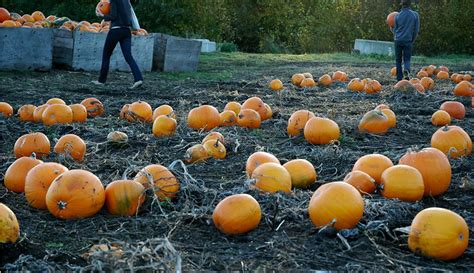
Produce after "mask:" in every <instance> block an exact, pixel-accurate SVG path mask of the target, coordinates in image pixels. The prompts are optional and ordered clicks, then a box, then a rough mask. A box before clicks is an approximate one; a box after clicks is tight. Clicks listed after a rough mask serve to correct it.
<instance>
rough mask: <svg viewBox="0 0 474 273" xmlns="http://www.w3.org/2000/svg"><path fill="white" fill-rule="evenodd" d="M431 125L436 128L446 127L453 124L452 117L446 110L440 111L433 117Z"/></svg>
mask: <svg viewBox="0 0 474 273" xmlns="http://www.w3.org/2000/svg"><path fill="white" fill-rule="evenodd" d="M431 124H433V125H435V126H446V125H449V124H451V116H450V115H449V113H448V112H446V111H444V110H438V111H436V112H434V113H433V115H432V116H431Z"/></svg>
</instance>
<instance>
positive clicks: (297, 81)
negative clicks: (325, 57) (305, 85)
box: [291, 74, 306, 87]
mask: <svg viewBox="0 0 474 273" xmlns="http://www.w3.org/2000/svg"><path fill="white" fill-rule="evenodd" d="M304 79H306V77H305V75H303V74H294V75H293V76H292V77H291V83H292V84H293V85H295V86H298V87H299V86H300V85H301V82H302V81H303V80H304Z"/></svg>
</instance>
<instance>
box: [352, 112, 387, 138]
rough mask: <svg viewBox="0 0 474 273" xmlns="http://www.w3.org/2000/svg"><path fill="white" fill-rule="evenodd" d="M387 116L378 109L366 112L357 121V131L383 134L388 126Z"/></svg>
mask: <svg viewBox="0 0 474 273" xmlns="http://www.w3.org/2000/svg"><path fill="white" fill-rule="evenodd" d="M389 124H390V123H389V120H388V117H387V116H386V115H385V114H384V113H383V112H382V111H378V110H371V111H369V112H367V113H366V114H365V115H364V116H363V117H362V119H361V120H360V122H359V126H358V128H359V131H360V132H367V133H371V134H385V133H386V132H387V131H388V128H390V126H389Z"/></svg>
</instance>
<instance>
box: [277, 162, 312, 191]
mask: <svg viewBox="0 0 474 273" xmlns="http://www.w3.org/2000/svg"><path fill="white" fill-rule="evenodd" d="M283 168H285V169H286V170H287V171H288V173H289V174H290V176H291V185H292V187H293V188H299V189H306V188H307V187H308V186H309V185H311V184H313V183H314V182H316V178H317V173H316V170H315V169H314V166H313V164H311V162H309V161H308V160H306V159H294V160H291V161H288V162H286V163H285V164H283Z"/></svg>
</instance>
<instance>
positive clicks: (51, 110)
mask: <svg viewBox="0 0 474 273" xmlns="http://www.w3.org/2000/svg"><path fill="white" fill-rule="evenodd" d="M41 120H42V121H43V124H44V125H46V126H52V125H56V124H69V123H72V120H73V114H72V110H71V108H70V107H69V106H67V105H64V104H51V105H49V106H48V107H47V108H46V109H45V110H44V112H43V114H42V115H41Z"/></svg>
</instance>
